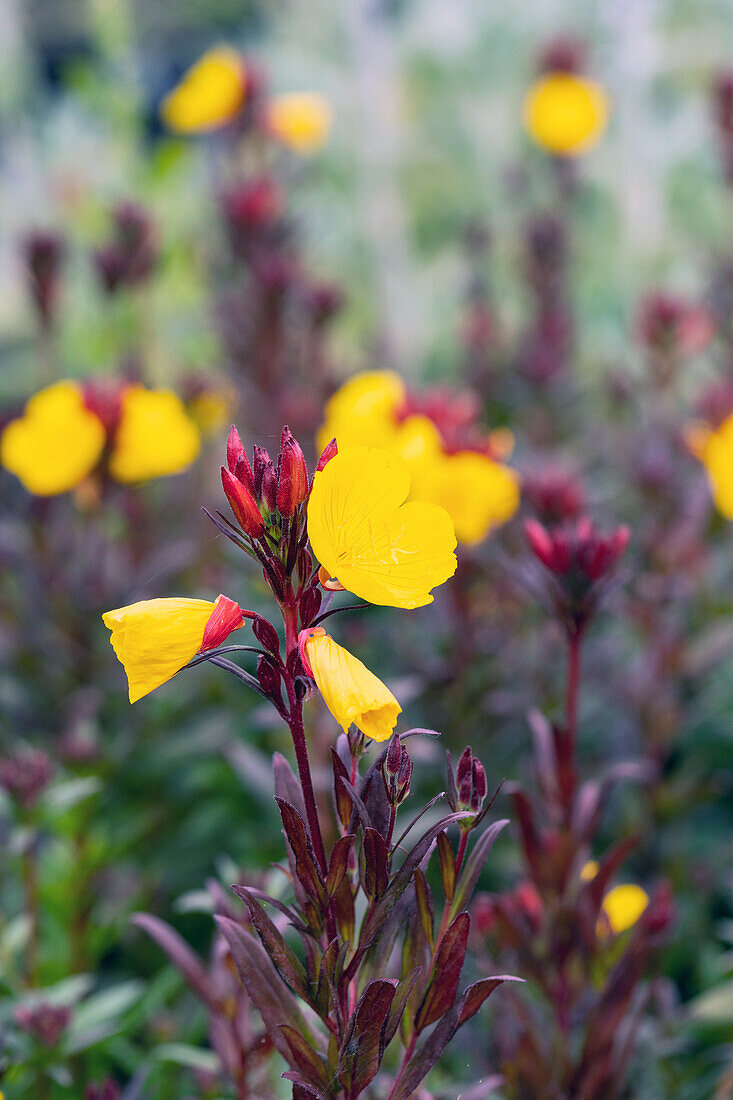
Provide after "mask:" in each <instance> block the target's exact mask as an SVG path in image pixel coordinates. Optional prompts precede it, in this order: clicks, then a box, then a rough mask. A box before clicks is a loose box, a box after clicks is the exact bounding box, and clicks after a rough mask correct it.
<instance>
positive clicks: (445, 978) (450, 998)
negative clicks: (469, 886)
mask: <svg viewBox="0 0 733 1100" xmlns="http://www.w3.org/2000/svg"><path fill="white" fill-rule="evenodd" d="M470 927H471V918H470V917H469V915H468V913H460V914H459V915H458V916H457V917H456V919H455V920H454V921H453V923H452V924H450V925H449V926H448V928H446V930H445V932H444V933H443V937H442V939H441V941H440V945H439V947H438V954H437V956H436V958H435V966H434V967H433V975H432V978H431V979H430V984H429V985H428V988H427V989H426V990H425V993H424V995H423V999H422V1003H421V1005H420V1007H419V1009H418V1010H417V1015H416V1017H415V1030H416V1031H418V1032H419V1031H423V1030H424V1029H425V1028H426V1027H429V1026H430V1024H434V1023H435V1021H436V1020H439V1019H440V1017H441V1016H443V1015H445V1013H446V1012H447V1011H448V1009H449V1008H450V1007H451V1006H452V1004H453V1002H454V1001H455V999H456V993H457V992H458V983H459V981H460V979H461V969H462V967H463V959H464V957H465V955H466V945H467V944H468V932H469V929H470Z"/></svg>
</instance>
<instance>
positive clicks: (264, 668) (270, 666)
mask: <svg viewBox="0 0 733 1100" xmlns="http://www.w3.org/2000/svg"><path fill="white" fill-rule="evenodd" d="M257 679H258V680H259V682H260V687H261V688H262V690H263V691H264V693H265V695H267V696H268V697H269V698H270V699H279V698H280V681H281V676H280V669H279V667H278V666H277V664H276V663H275V661H274V660H273V659H272V657H265V656H260V657H259V658H258V660H257Z"/></svg>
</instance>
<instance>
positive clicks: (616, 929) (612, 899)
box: [602, 883, 649, 936]
mask: <svg viewBox="0 0 733 1100" xmlns="http://www.w3.org/2000/svg"><path fill="white" fill-rule="evenodd" d="M648 904H649V897H648V895H647V893H646V891H645V890H642V888H641V886H636V885H634V884H633V883H631V884H629V885H627V886H614V888H613V890H609V892H608V893H607V894H606V896H605V898H604V899H603V906H602V909H603V912H604V914H605V915H606V918H607V920H608V923H609V925H610V927H611V931H612V932H613V933H614V934H615V935H617V936H618V935H620V934H621V933H622V932H626V931H627V930H628V929H629V928H632V927H633V926H634V925H635V924H636V922H637V921H638V919H639V917H640V916H641V915H642V913H643V912H644V910H645V909H646V907H647V905H648Z"/></svg>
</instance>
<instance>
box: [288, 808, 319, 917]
mask: <svg viewBox="0 0 733 1100" xmlns="http://www.w3.org/2000/svg"><path fill="white" fill-rule="evenodd" d="M275 801H276V802H277V804H278V807H279V808H280V816H281V817H282V822H283V828H284V830H285V835H286V837H287V839H288V843H289V844H290V848H291V850H292V852H293V856H294V857H295V873H296V875H297V877H298V881H299V882H300V884H301V886H302V887H303V889H304V890H305V892H306V894H307V895H308V897H309V898H310V900H311V901H312V902H313V903H314V904H315V905H316V906H318V907H319V908H320V910H321V912H325V910H326V907H327V905H328V895H327V894H326V887H325V886H324V883H323V880H322V878H321V873H320V871H319V870H318V867H317V865H316V861H315V858H314V855H313V848H312V846H311V842H310V838H309V836H308V833H307V831H306V827H305V822H304V821H303V818H302V817H301V816H300V814H299V813H298V811H297V810H296V809H295V806H293V805H292V804H291V803H290V802H286V801H285V799H284V798H277V797H276V798H275Z"/></svg>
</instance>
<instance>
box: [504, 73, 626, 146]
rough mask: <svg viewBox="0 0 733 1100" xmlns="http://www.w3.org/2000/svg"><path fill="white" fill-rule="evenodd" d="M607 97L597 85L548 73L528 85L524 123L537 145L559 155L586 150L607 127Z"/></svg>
mask: <svg viewBox="0 0 733 1100" xmlns="http://www.w3.org/2000/svg"><path fill="white" fill-rule="evenodd" d="M607 120H608V97H607V95H606V93H605V92H604V90H603V88H601V87H600V85H598V84H595V83H593V81H591V80H584V79H583V78H582V77H579V76H575V75H573V74H572V73H562V72H556V73H548V74H547V75H546V76H542V77H540V78H539V80H537V81H535V83H534V84H533V85H532V87H531V88H530V90H529V92H528V94H527V97H526V99H525V101H524V124H525V126H526V128H527V130H528V132H529V134H530V135H531V137H532V138H533V139H534V141H536V143H537V144H538V145H541V146H542V147H543V149H546V150H547V151H548V152H549V153H553V154H555V155H559V156H577V155H578V154H580V153H584V152H585V151H586V149H589V148H590V147H591V146H592V145H594V144H595V142H596V141H597V140H598V138H599V137H600V136H601V134H602V133H603V131H604V130H605V128H606V122H607Z"/></svg>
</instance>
